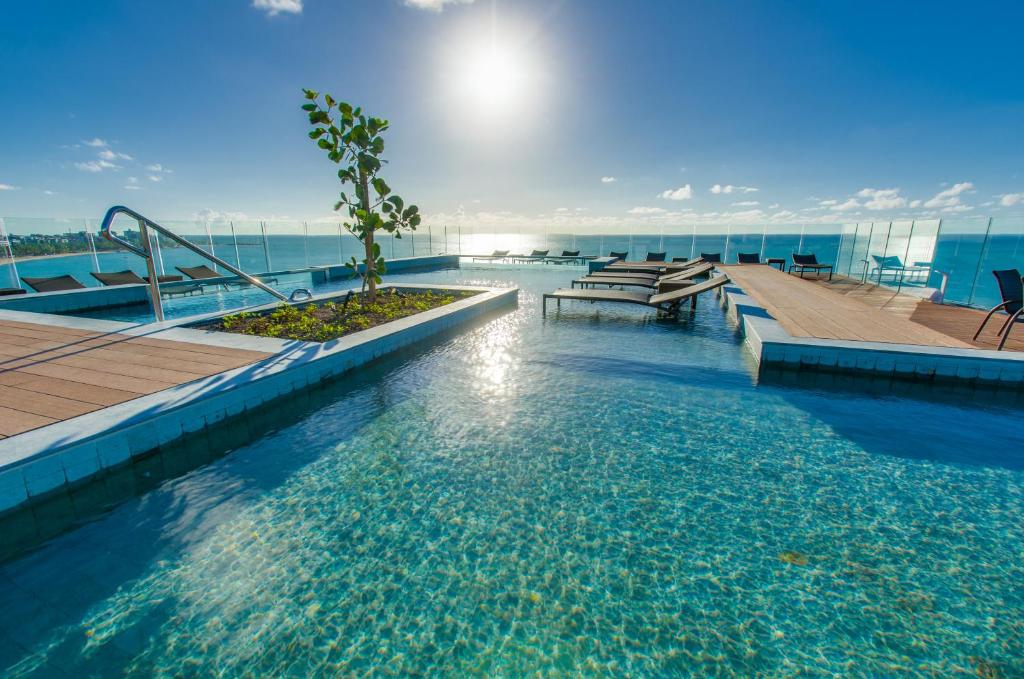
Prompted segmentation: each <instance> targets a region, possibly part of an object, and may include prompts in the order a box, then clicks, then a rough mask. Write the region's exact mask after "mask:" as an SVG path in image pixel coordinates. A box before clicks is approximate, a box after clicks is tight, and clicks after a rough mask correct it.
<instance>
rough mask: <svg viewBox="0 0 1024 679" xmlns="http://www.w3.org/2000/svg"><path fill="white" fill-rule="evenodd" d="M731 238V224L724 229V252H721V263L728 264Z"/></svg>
mask: <svg viewBox="0 0 1024 679" xmlns="http://www.w3.org/2000/svg"><path fill="white" fill-rule="evenodd" d="M731 237H732V224H727V225H726V227H725V250H724V251H723V252H722V263H723V264H728V263H729V239H730V238H731Z"/></svg>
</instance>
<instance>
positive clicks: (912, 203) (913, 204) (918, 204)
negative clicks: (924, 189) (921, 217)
mask: <svg viewBox="0 0 1024 679" xmlns="http://www.w3.org/2000/svg"><path fill="white" fill-rule="evenodd" d="M923 202H924V201H921V200H912V201H910V207H912V208H919V207H921V204H922V203H923Z"/></svg>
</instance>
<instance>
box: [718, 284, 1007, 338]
mask: <svg viewBox="0 0 1024 679" xmlns="http://www.w3.org/2000/svg"><path fill="white" fill-rule="evenodd" d="M722 268H723V270H725V271H726V272H727V273H728V275H729V277H730V278H732V280H734V281H735V282H736V284H737V285H738V286H739V287H741V288H743V291H744V292H745V293H746V294H748V295H750V296H751V297H752V298H754V299H755V300H757V302H758V303H759V304H760V305H761V306H763V307H764V308H765V309H766V310H767V311H768V313H770V314H771V315H772V316H774V317H775V318H776V319H777V320H778V321H779V323H780V324H781V325H782V327H783V328H785V329H786V331H787V332H788V333H789V334H791V335H793V336H796V337H816V338H819V339H839V340H853V341H857V340H860V341H870V342H889V343H898V344H917V345H922V346H936V347H956V348H961V349H962V348H978V349H995V348H996V347H997V345H998V343H999V338H998V337H997V336H996V330H998V329H999V326H1000V325H1001V323H1002V320H1003V319H1005V316H1002V317H998V318H993V320H992V321H990V322H989V325H988V327H987V328H986V329H985V332H984V333H983V334H982V336H981V337H979V338H978V341H977V342H975V341H973V340H972V339H971V337H972V335H974V332H975V330H977V328H978V326H979V325H980V324H981V321H982V319H984V317H985V312H983V311H978V310H976V309H966V308H963V307H957V306H951V305H943V304H933V303H932V302H929V301H926V300H923V299H920V298H918V297H914V296H911V295H906V294H901V293H897V292H896V291H894V290H892V289H889V288H885V287H880V286H877V285H871V284H865V283H861V282H860V281H855V280H852V279H849V278H843V277H838V276H837V277H835V278H834V279H833V280H832V281H828V280H827V279H826V278H825V277H822V278H820V279H815V278H813V275H812V274H807V276H808V278H805V279H801V278H800V277H799V276H795V275H790V274H785V273H783V272H781V271H779V270H778V269H775V268H773V267H768V266H740V265H729V266H723V267H722ZM1004 350H1012V351H1024V328H1016V329H1015V330H1014V332H1013V333H1012V334H1011V335H1010V339H1009V340H1008V341H1007V343H1006V347H1005V349H1004Z"/></svg>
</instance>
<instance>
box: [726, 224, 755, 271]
mask: <svg viewBox="0 0 1024 679" xmlns="http://www.w3.org/2000/svg"><path fill="white" fill-rule="evenodd" d="M763 244H764V227H763V226H734V227H732V228H731V229H729V238H728V243H727V246H726V252H725V258H724V259H723V260H722V261H724V262H727V263H735V262H736V261H737V255H738V254H739V253H743V254H748V255H756V256H757V257H760V256H761V246H762V245H763Z"/></svg>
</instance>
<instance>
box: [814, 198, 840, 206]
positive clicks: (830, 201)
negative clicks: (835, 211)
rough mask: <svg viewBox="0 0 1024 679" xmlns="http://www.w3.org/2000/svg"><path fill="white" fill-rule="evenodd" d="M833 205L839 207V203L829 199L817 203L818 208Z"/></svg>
mask: <svg viewBox="0 0 1024 679" xmlns="http://www.w3.org/2000/svg"><path fill="white" fill-rule="evenodd" d="M833 205H839V201H838V200H835V199H832V198H830V199H829V200H823V201H821V202H820V203H818V206H819V207H832V206H833Z"/></svg>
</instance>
